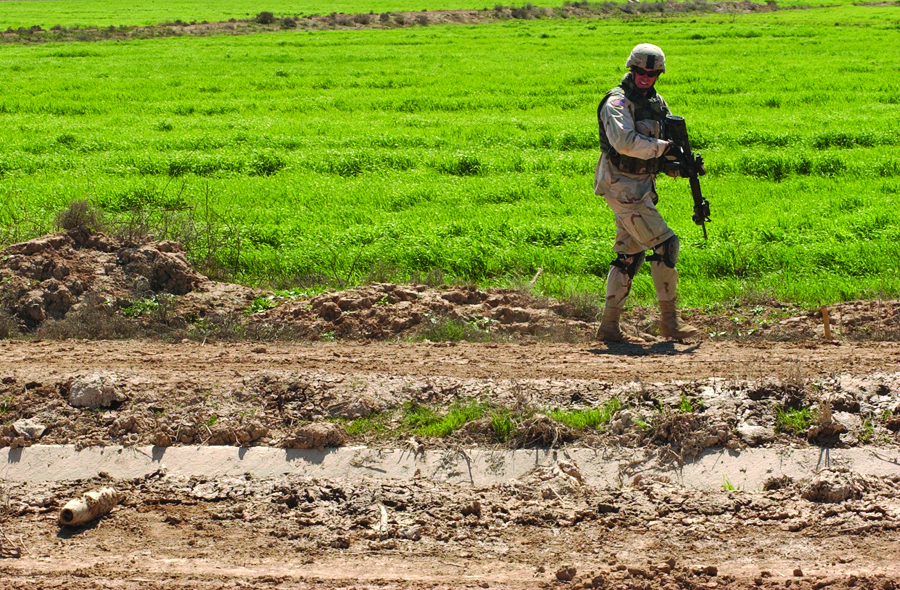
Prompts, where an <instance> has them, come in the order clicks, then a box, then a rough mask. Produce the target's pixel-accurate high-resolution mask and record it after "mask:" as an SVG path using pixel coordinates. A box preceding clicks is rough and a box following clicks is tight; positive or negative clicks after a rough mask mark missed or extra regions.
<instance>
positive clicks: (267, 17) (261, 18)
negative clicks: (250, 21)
mask: <svg viewBox="0 0 900 590" xmlns="http://www.w3.org/2000/svg"><path fill="white" fill-rule="evenodd" d="M254 20H255V21H256V22H258V23H259V24H261V25H271V24H272V23H274V22H275V15H274V14H272V13H271V12H267V11H263V12H260V13H259V14H257V15H256V18H255V19H254Z"/></svg>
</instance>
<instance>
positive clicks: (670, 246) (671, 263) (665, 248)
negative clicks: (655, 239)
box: [647, 236, 681, 268]
mask: <svg viewBox="0 0 900 590" xmlns="http://www.w3.org/2000/svg"><path fill="white" fill-rule="evenodd" d="M680 249H681V242H680V241H679V240H678V236H672V237H671V238H669V239H668V240H666V241H665V242H663V243H662V244H659V245H658V246H656V247H655V248H653V254H652V255H650V257H648V258H647V260H650V261H657V260H658V261H660V262H662V263H663V264H665V265H666V266H668V267H669V268H675V263H677V262H678V251H679V250H680Z"/></svg>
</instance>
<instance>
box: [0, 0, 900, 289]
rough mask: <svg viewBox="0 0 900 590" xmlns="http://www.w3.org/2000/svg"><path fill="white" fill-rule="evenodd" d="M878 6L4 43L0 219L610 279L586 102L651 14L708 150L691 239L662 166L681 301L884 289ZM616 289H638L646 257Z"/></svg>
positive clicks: (889, 89)
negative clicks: (198, 233) (118, 222)
mask: <svg viewBox="0 0 900 590" xmlns="http://www.w3.org/2000/svg"><path fill="white" fill-rule="evenodd" d="M24 4H26V3H18V2H7V3H4V8H7V7H8V6H19V5H24ZM35 4H36V5H37V4H40V5H42V6H47V7H48V8H46V10H50V9H51V8H52V7H53V6H56V4H60V5H61V3H55V2H52V1H51V2H43V3H35ZM94 5H95V4H92V3H86V4H84V6H94ZM186 5H187V4H185V6H186ZM96 6H100V3H99V2H98V3H96ZM425 6H426V5H423V6H421V7H420V8H424V7H425ZM19 7H20V6H19ZM267 9H269V10H273V9H277V6H275V5H274V4H273V5H271V6H268V7H267ZM252 10H256V9H255V8H253V9H252ZM895 12H896V11H895V10H894V9H892V8H891V7H862V6H838V7H832V8H821V9H811V10H797V11H779V12H774V13H765V14H748V15H739V14H729V15H692V16H691V17H690V18H679V17H671V18H669V17H666V18H662V17H650V16H646V15H645V16H636V17H635V18H633V19H632V20H630V21H628V22H625V21H621V20H578V19H569V20H553V21H548V20H539V21H522V20H519V21H507V22H503V23H499V24H494V25H485V26H429V27H420V28H416V29H402V30H399V29H398V30H367V31H329V32H316V33H311V32H302V31H281V32H276V33H271V34H266V35H257V36H244V37H227V36H222V37H209V38H165V39H147V40H142V41H132V42H125V43H103V42H98V43H68V44H46V45H40V46H31V47H28V46H21V45H4V46H0V73H2V74H3V77H4V81H5V82H4V85H3V86H2V88H0V238H2V239H3V240H4V241H6V242H10V241H15V240H20V239H25V238H28V237H32V236H34V235H36V234H38V233H40V232H45V231H50V230H51V229H52V228H53V220H54V218H55V216H56V214H57V213H58V212H59V211H60V210H62V209H64V208H65V207H66V206H67V205H68V204H69V202H71V201H73V200H77V199H84V200H88V201H90V202H91V203H92V204H93V205H95V206H97V207H99V208H100V209H101V210H102V211H103V212H104V214H105V215H107V216H109V217H113V218H115V217H119V218H121V217H126V216H129V215H134V214H135V213H134V212H136V211H141V212H143V213H142V214H143V215H147V216H149V217H150V218H152V219H156V220H160V219H165V220H172V219H175V218H176V217H177V218H179V219H193V220H194V221H195V222H197V223H215V224H217V227H218V228H219V231H220V237H221V238H222V239H220V240H218V241H217V247H216V248H212V249H211V251H212V253H213V255H214V256H216V257H218V258H220V259H221V260H220V262H221V263H222V264H223V265H224V266H227V267H228V268H229V269H231V275H230V277H229V278H231V279H233V280H239V281H244V282H248V283H275V282H277V283H279V284H285V283H287V284H290V283H291V282H296V283H298V284H301V283H302V284H308V283H309V282H315V281H317V280H318V281H321V280H327V279H329V278H332V279H336V278H339V279H340V282H341V283H348V282H356V281H362V280H365V279H366V277H367V276H369V275H370V272H371V271H372V269H375V268H390V269H395V270H394V274H395V276H394V277H392V278H395V279H397V280H405V279H407V278H409V277H410V276H413V275H416V274H418V275H423V274H426V273H428V272H431V271H433V270H435V269H440V270H441V271H442V272H443V275H444V277H445V278H446V279H447V280H458V281H472V282H478V283H481V284H482V285H486V286H490V285H509V284H518V283H521V278H522V277H528V278H530V277H533V276H534V275H535V273H536V271H537V269H538V268H542V269H543V273H542V274H541V277H540V279H539V281H538V283H537V285H536V289H537V290H539V291H542V292H543V293H545V294H548V295H556V294H561V293H566V292H572V291H579V292H583V291H587V292H596V293H601V292H602V289H603V283H604V277H605V274H606V271H607V269H608V265H609V260H610V259H611V258H612V254H611V243H612V240H613V224H612V215H611V213H610V212H609V211H608V210H607V208H606V206H605V204H604V203H603V202H602V201H601V200H600V199H598V198H597V197H595V196H594V195H593V194H592V191H591V186H590V185H591V177H592V173H593V168H594V165H595V163H596V158H597V156H598V148H597V147H596V139H595V136H596V105H597V102H598V101H599V99H600V97H601V96H602V95H603V93H604V92H605V91H606V90H607V89H608V88H609V87H611V86H613V85H615V84H616V83H617V82H618V80H619V78H620V76H621V74H622V70H623V65H624V59H625V56H627V54H628V52H629V51H630V49H631V47H633V45H634V44H635V43H637V42H640V41H646V40H652V41H653V42H655V43H657V44H659V45H661V46H662V47H663V48H664V49H665V51H666V54H667V59H668V72H667V73H666V74H665V75H664V76H663V77H662V78H661V80H660V82H659V90H660V92H661V93H662V94H663V95H664V96H665V97H666V99H667V100H668V102H669V104H670V105H671V106H672V108H673V110H674V111H675V112H676V113H678V114H681V115H684V116H685V117H686V118H687V120H688V129H689V132H690V133H691V135H692V140H693V143H694V144H695V145H696V147H697V149H698V150H699V151H701V152H702V154H703V155H704V158H705V160H706V162H707V167H708V169H709V174H708V175H707V176H705V177H704V178H703V180H702V183H703V189H704V192H705V194H706V195H707V196H708V198H709V200H710V201H711V204H712V217H713V222H712V223H711V224H710V225H709V228H708V229H709V232H710V240H709V241H708V242H704V241H703V240H702V239H700V237H699V236H700V234H699V229H698V228H696V227H695V226H694V225H693V224H692V223H691V221H690V215H691V210H690V195H689V190H688V187H687V183H686V182H685V181H684V180H672V179H668V178H662V179H660V182H659V192H660V194H661V196H662V200H661V202H660V208H661V210H662V212H663V214H664V215H665V217H666V218H667V220H669V222H670V224H671V225H672V226H673V227H674V228H675V229H676V231H677V232H678V233H679V235H680V236H681V238H682V243H683V248H682V253H681V258H680V261H679V268H680V271H681V276H682V282H681V293H682V301H683V302H684V303H686V304H688V305H700V304H704V303H710V302H717V301H722V300H723V299H736V300H747V299H753V298H758V297H775V298H778V299H783V300H789V301H794V302H799V303H809V304H814V303H818V302H822V303H826V302H831V301H838V300H844V299H853V298H858V297H873V296H881V295H891V296H893V295H896V294H897V293H898V292H900V245H898V244H900V240H898V237H900V236H898V232H900V230H898V228H900V212H898V211H900V208H898V207H897V206H896V201H897V195H898V192H900V176H898V174H900V165H898V164H897V158H896V153H897V149H898V140H897V137H898V136H900V133H898V132H900V124H898V122H897V118H896V112H897V108H896V105H897V96H898V92H897V91H898V83H897V82H896V81H894V80H893V79H892V78H891V77H890V76H885V75H882V73H884V72H892V71H895V70H896V69H897V66H898V65H900V56H898V55H897V53H896V52H894V51H892V50H891V48H892V47H893V45H894V43H895V37H896V32H897V29H896V16H895V14H894V13H895ZM98 18H99V17H98ZM186 18H189V17H186ZM872 55H878V56H879V57H878V59H877V62H876V61H874V60H873V58H872ZM808 64H816V65H815V67H810V66H809V65H808ZM187 213H192V214H193V216H192V217H191V216H189V215H187ZM179 216H181V217H179ZM197 220H199V221H197ZM158 225H159V224H158ZM195 229H196V228H195ZM185 231H186V230H185V224H184V223H175V222H167V223H165V224H163V225H162V229H158V233H160V234H165V235H161V236H160V237H174V238H178V237H179V234H180V233H184V232H185ZM225 237H227V238H228V239H227V240H226V239H225ZM633 292H634V295H635V298H636V300H637V301H639V302H640V301H643V302H649V301H651V300H652V299H654V294H653V291H652V284H651V282H650V280H649V276H648V275H647V274H646V272H642V273H641V274H639V275H638V277H637V278H636V281H635V286H634V291H633Z"/></svg>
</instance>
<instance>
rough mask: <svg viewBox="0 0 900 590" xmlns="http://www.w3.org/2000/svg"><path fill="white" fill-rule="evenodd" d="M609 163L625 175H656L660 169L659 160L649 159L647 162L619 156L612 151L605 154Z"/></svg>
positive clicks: (622, 155)
mask: <svg viewBox="0 0 900 590" xmlns="http://www.w3.org/2000/svg"><path fill="white" fill-rule="evenodd" d="M607 156H608V157H609V161H610V162H612V165H613V166H615V167H616V168H618V170H619V171H620V172H625V173H626V174H657V173H659V171H660V170H661V169H662V168H661V167H660V162H659V158H651V159H649V160H641V159H639V158H632V157H631V156H626V155H624V154H620V153H619V152H617V151H616V150H614V149H610V150H609V152H607Z"/></svg>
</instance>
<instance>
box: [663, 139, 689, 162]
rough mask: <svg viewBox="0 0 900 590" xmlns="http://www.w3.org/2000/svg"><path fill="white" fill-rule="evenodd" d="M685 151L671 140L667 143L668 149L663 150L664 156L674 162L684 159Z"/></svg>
mask: <svg viewBox="0 0 900 590" xmlns="http://www.w3.org/2000/svg"><path fill="white" fill-rule="evenodd" d="M683 156H684V152H683V151H681V148H680V147H679V146H677V145H675V144H674V143H672V142H671V141H670V142H669V143H668V145H666V149H665V151H664V152H663V157H664V158H665V159H667V160H670V161H672V162H676V161H683Z"/></svg>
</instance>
